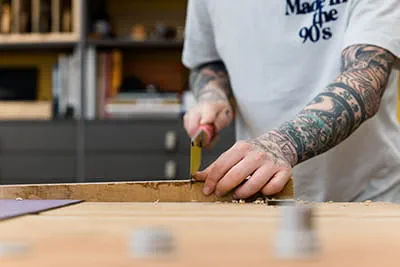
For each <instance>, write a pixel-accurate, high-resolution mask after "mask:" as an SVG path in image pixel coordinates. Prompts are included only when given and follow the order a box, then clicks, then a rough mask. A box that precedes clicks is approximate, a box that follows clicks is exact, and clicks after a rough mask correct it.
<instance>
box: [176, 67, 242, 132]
mask: <svg viewBox="0 0 400 267" xmlns="http://www.w3.org/2000/svg"><path fill="white" fill-rule="evenodd" d="M190 87H191V89H192V91H193V93H194V96H195V98H196V100H197V101H198V105H196V106H195V107H194V108H193V109H192V110H190V111H189V112H188V113H187V114H186V115H185V118H184V122H185V128H186V130H187V132H188V134H189V135H190V136H193V135H194V134H195V132H196V131H197V128H198V127H199V124H203V123H210V124H214V125H215V127H216V130H217V131H220V130H221V129H222V128H224V127H226V126H228V125H229V124H230V123H231V122H232V120H233V116H234V101H233V94H232V88H231V84H230V81H229V75H228V72H227V70H226V68H225V65H224V64H223V63H222V62H221V61H217V62H211V63H208V64H205V65H202V66H200V67H198V68H196V69H194V70H193V71H192V72H191V74H190Z"/></svg>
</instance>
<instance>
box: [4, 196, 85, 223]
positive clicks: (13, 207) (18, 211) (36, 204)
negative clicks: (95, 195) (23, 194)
mask: <svg viewBox="0 0 400 267" xmlns="http://www.w3.org/2000/svg"><path fill="white" fill-rule="evenodd" d="M80 202H82V201H81V200H8V199H5V200H2V199H0V221H1V220H6V219H10V218H14V217H18V216H23V215H27V214H36V213H39V212H43V211H48V210H51V209H56V208H61V207H65V206H69V205H73V204H77V203H80Z"/></svg>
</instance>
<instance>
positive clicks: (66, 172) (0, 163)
mask: <svg viewBox="0 0 400 267" xmlns="http://www.w3.org/2000/svg"><path fill="white" fill-rule="evenodd" d="M75 176H76V159H75V156H74V155H73V154H71V155H61V154H51V153H28V152H26V153H15V154H0V184H43V183H73V182H76V178H75Z"/></svg>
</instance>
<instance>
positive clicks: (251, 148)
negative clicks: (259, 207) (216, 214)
mask: <svg viewBox="0 0 400 267" xmlns="http://www.w3.org/2000/svg"><path fill="white" fill-rule="evenodd" d="M272 140H273V138H269V137H268V135H266V136H263V137H260V138H257V139H254V140H249V141H240V142H237V143H236V144H235V145H234V146H233V147H231V148H230V149H229V150H228V151H226V152H224V153H223V154H222V155H221V156H220V157H219V158H218V159H217V160H216V161H215V162H214V163H212V164H211V165H210V166H209V167H208V168H206V169H205V170H204V171H201V172H198V173H197V174H196V175H195V176H194V179H196V180H199V181H205V184H204V189H203V192H204V194H205V195H211V194H213V193H215V195H217V196H219V197H220V196H223V195H225V194H226V193H228V192H230V191H232V190H233V189H235V191H234V195H233V197H234V198H236V199H246V198H249V197H251V196H253V195H254V194H256V193H258V192H262V193H263V194H264V195H273V194H276V193H279V192H280V191H282V190H283V189H284V187H285V185H286V184H287V182H288V181H289V179H290V178H291V176H292V165H291V164H290V163H289V161H288V160H287V159H286V158H285V156H284V153H283V152H282V150H281V148H280V147H279V145H278V144H276V143H275V142H273V141H272ZM291 156H293V155H291ZM246 179H247V180H246ZM245 180H246V181H245ZM244 181H245V182H244ZM243 182H244V183H243Z"/></svg>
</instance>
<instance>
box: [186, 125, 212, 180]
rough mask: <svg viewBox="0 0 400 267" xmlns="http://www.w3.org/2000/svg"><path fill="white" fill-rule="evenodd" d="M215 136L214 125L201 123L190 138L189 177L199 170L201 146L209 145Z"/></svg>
mask: <svg viewBox="0 0 400 267" xmlns="http://www.w3.org/2000/svg"><path fill="white" fill-rule="evenodd" d="M214 136H215V127H214V126H213V125H211V124H203V125H201V126H200V127H199V129H198V131H197V133H196V135H195V136H194V137H193V138H192V141H191V147H190V179H191V180H192V179H193V176H194V175H195V174H196V173H197V172H198V171H199V169H200V166H201V154H202V149H203V147H207V146H210V145H211V144H212V142H213V139H214Z"/></svg>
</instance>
